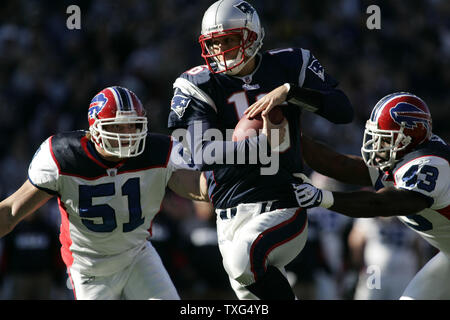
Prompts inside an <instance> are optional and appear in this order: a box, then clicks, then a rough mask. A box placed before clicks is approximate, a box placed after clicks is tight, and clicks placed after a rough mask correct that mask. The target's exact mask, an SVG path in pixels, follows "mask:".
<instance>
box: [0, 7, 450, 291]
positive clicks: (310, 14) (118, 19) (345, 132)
mask: <svg viewBox="0 0 450 320" xmlns="http://www.w3.org/2000/svg"><path fill="white" fill-rule="evenodd" d="M212 2H213V1H211V0H164V1H162V0H150V1H146V0H118V1H115V0H114V1H108V0H92V1H88V0H85V1H75V0H73V1H72V0H69V1H68V0H63V1H57V2H56V1H49V0H42V1H41V0H14V1H12V0H8V1H2V2H1V4H0V70H1V71H0V196H1V199H3V198H5V197H6V196H8V195H9V194H10V193H11V192H13V191H14V190H16V189H17V188H18V187H19V186H20V185H21V184H22V183H23V181H24V180H25V179H26V178H27V168H28V164H29V162H30V160H31V158H32V156H33V154H34V152H35V151H36V149H37V148H38V147H39V145H40V143H41V142H42V141H43V140H44V139H46V138H47V137H48V136H50V135H52V134H54V133H56V132H60V131H69V130H74V129H87V127H88V126H87V113H86V111H87V107H88V105H89V101H90V99H91V98H92V97H93V96H94V94H95V93H97V92H98V91H100V90H101V89H102V88H104V87H107V86H110V85H122V86H125V87H128V88H130V89H131V90H133V91H134V92H136V94H137V95H138V96H139V97H140V99H141V100H142V102H143V103H144V104H145V107H146V109H147V111H148V117H149V123H150V129H151V130H152V131H154V132H160V133H167V132H168V131H167V127H166V125H167V116H168V112H169V108H170V99H171V95H172V83H173V81H174V80H175V79H176V77H177V76H178V75H179V74H180V73H182V72H183V71H185V70H187V69H189V68H191V67H193V66H196V65H199V64H203V59H202V58H201V56H200V46H199V45H198V42H197V39H198V35H199V32H200V24H201V18H202V16H203V12H204V11H205V10H206V9H207V7H208V6H209V5H210V4H211V3H212ZM250 2H251V3H252V4H253V5H254V7H255V8H256V10H257V11H258V13H259V15H260V18H261V20H262V24H263V27H264V28H265V31H266V37H265V40H264V46H263V50H264V49H273V48H279V47H304V48H307V49H310V50H311V52H312V53H313V54H314V55H315V56H316V57H317V58H318V59H319V61H321V63H322V64H323V66H324V67H325V70H326V71H327V72H329V73H330V74H331V75H333V76H334V77H335V78H337V80H338V81H339V82H340V87H341V88H342V89H343V90H344V91H345V92H346V93H347V95H348V96H349V98H350V100H351V101H352V103H353V105H354V108H355V112H356V117H355V120H354V122H353V123H352V124H349V125H341V126H336V125H333V124H330V123H328V122H327V121H326V120H322V119H320V118H319V117H316V116H311V115H309V114H306V115H305V118H304V121H303V123H304V127H305V128H304V130H305V131H306V132H308V133H309V134H311V135H313V136H315V137H317V138H319V139H320V140H322V141H324V142H326V143H328V144H330V145H332V146H334V147H335V148H336V149H337V150H340V151H343V152H350V153H354V154H359V148H360V144H361V140H362V133H363V127H364V123H365V121H366V119H367V118H368V116H369V113H370V110H371V109H372V107H373V106H374V104H375V103H376V102H377V101H378V100H379V99H380V98H381V97H383V96H384V95H386V94H388V93H391V92H394V91H410V92H412V93H415V94H417V95H419V96H420V97H422V98H423V99H424V100H425V101H426V102H427V103H428V106H429V108H430V110H431V114H432V116H433V131H434V133H436V134H438V135H440V136H441V137H442V138H444V139H445V140H446V141H450V125H449V123H450V93H449V92H450V90H449V88H450V72H449V71H450V1H447V0H410V1H388V0H386V1H366V0H320V1H318V0H302V1H300V0H283V1H270V0H253V1H250ZM72 4H76V5H78V6H79V7H80V9H81V29H80V30H69V29H68V28H67V27H66V20H67V18H68V17H69V16H70V14H67V13H66V9H67V7H68V6H69V5H72ZM372 4H376V5H378V6H379V7H380V9H381V29H380V30H369V29H368V28H367V27H366V20H367V18H368V17H369V14H367V13H366V8H367V7H368V6H369V5H372ZM40 211H41V212H40V213H39V215H41V216H42V217H43V220H44V222H45V223H46V224H48V225H50V226H51V227H52V228H53V229H52V230H53V231H54V234H55V235H56V234H57V232H58V224H59V213H58V211H57V207H56V202H55V201H52V202H51V203H49V204H48V205H47V206H46V207H45V208H43V209H41V210H40ZM163 211H164V212H162V213H161V214H159V215H158V216H157V218H156V220H155V230H154V236H153V243H154V244H155V247H156V248H157V249H158V251H159V253H160V255H161V256H162V258H163V260H164V263H165V264H166V267H167V268H168V270H169V273H170V274H171V275H172V278H173V280H174V282H175V284H176V286H177V287H178V289H179V291H180V295H181V296H182V298H185V299H221V298H229V299H233V298H234V295H233V293H232V292H231V291H230V289H229V285H228V283H227V279H226V277H225V274H224V271H223V268H222V266H221V261H220V256H219V253H218V250H217V246H216V239H215V233H214V232H215V231H214V217H213V216H212V215H211V210H210V208H209V207H208V206H205V205H200V204H197V203H191V202H189V201H186V200H183V199H180V198H179V197H178V196H176V195H174V194H172V193H170V192H169V193H168V194H167V199H166V201H165V205H164V210H163ZM326 215H327V216H328V220H327V219H323V220H320V219H317V218H316V219H314V218H312V223H311V227H310V228H311V231H310V238H311V241H310V242H309V244H308V246H307V247H306V248H305V250H304V252H303V253H302V254H301V256H299V258H298V259H296V260H295V261H294V262H293V263H292V264H291V266H290V270H291V272H290V279H291V281H292V284H293V285H295V286H296V287H297V288H298V292H299V296H300V298H309V299H322V298H323V299H327V298H330V299H352V298H353V291H354V288H355V285H356V278H357V274H358V272H359V270H357V269H358V268H355V267H352V263H351V257H350V253H349V249H348V245H347V244H348V242H347V238H348V233H349V232H350V229H351V228H352V224H353V221H351V220H350V221H348V220H345V219H344V220H342V219H341V217H338V216H336V215H333V214H332V213H330V212H328V213H327V214H326ZM317 216H319V215H317ZM314 220H317V221H315V222H314ZM338 220H339V221H341V223H340V224H339V223H337V222H336V221H338ZM323 221H328V222H329V223H328V224H327V226H326V227H327V228H331V229H328V230H331V231H330V232H334V233H335V235H336V237H337V238H336V239H338V242H339V248H337V249H336V250H337V251H334V250H330V246H331V243H332V242H333V241H332V240H330V239H327V238H326V237H325V236H324V234H325V232H323V230H325V229H324V228H325V226H324V222H323ZM27 223H32V221H29V222H27ZM330 232H329V233H328V235H329V234H330ZM6 242H7V241H6V238H4V239H0V265H1V269H0V270H1V271H0V272H1V273H0V288H1V289H0V294H3V295H0V297H3V298H4V299H7V298H8V297H11V294H12V291H13V287H14V285H15V284H14V281H12V280H11V279H10V278H9V275H11V274H14V273H19V272H21V273H22V275H23V274H28V275H29V276H30V278H29V279H30V280H29V282H30V283H31V282H32V281H35V280H33V279H35V278H36V277H35V275H36V273H37V272H38V271H36V270H39V272H40V273H39V274H44V273H47V274H50V277H49V278H50V279H49V280H48V281H49V282H48V283H49V284H50V283H51V284H52V286H53V287H52V289H51V291H50V292H47V293H46V294H48V298H50V299H71V298H72V296H71V291H70V290H69V289H67V287H66V280H67V279H66V275H65V269H64V267H63V266H62V265H61V262H60V260H59V256H58V255H59V253H58V252H56V253H55V252H53V251H51V252H50V251H49V250H54V249H51V248H50V246H48V247H46V248H44V247H45V246H43V247H42V248H38V249H42V250H44V249H45V250H47V251H46V252H40V253H38V257H39V258H36V260H31V258H30V255H31V251H27V253H26V255H25V256H26V257H28V258H27V261H23V260H21V259H20V257H22V256H21V255H20V254H19V253H17V252H15V251H14V250H19V249H20V248H19V249H18V248H16V247H14V246H13V245H11V244H7V243H6ZM45 243H47V242H45ZM424 247H425V249H427V250H426V251H425V255H430V254H432V253H433V252H432V249H430V248H428V247H426V245H424ZM28 250H30V248H28ZM42 250H41V251H42ZM43 257H48V261H49V262H45V263H46V264H45V265H44V260H45V259H44V258H43ZM30 261H32V262H30ZM321 272H322V273H325V274H327V275H328V280H327V281H328V284H327V285H325V287H324V285H323V281H322V282H321V281H320V280H317V279H319V278H320V277H318V276H317V275H318V274H320V273H321ZM33 276H34V278H33ZM22 278H24V276H22ZM38 278H41V279H42V276H39V277H38ZM26 279H28V278H26ZM330 283H331V284H330ZM16 285H17V286H18V284H16ZM20 285H22V286H23V287H24V288H25V286H26V285H24V284H20ZM330 285H331V286H334V289H333V290H335V293H334V294H331V293H330V292H331V291H330V290H332V289H330V288H331V287H330ZM37 286H43V284H35V285H34V287H35V288H36V287H37ZM44 286H45V285H44ZM327 286H328V287H327ZM21 294H22V296H20V295H19V296H16V297H19V298H23V299H31V298H33V295H32V294H33V293H29V294H31V295H28V296H27V295H26V293H25V289H23V291H22V292H21Z"/></svg>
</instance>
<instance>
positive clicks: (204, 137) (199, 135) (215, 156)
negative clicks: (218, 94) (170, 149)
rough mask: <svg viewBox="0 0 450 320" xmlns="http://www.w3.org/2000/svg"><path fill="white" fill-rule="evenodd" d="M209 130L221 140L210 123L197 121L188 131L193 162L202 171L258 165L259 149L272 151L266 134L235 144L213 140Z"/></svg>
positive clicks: (188, 143) (188, 141)
mask: <svg viewBox="0 0 450 320" xmlns="http://www.w3.org/2000/svg"><path fill="white" fill-rule="evenodd" d="M208 129H211V131H209V132H216V133H217V134H218V137H219V138H220V135H219V133H220V131H218V130H217V129H214V128H213V127H212V126H211V124H210V123H209V122H202V121H197V122H195V123H192V124H190V125H189V126H188V130H187V134H188V137H187V145H188V150H190V156H191V161H192V163H193V165H194V166H195V168H197V169H198V170H200V171H210V170H214V169H219V168H224V167H228V166H233V165H236V164H257V163H259V162H260V160H259V158H258V157H259V154H260V152H259V148H265V150H268V152H269V151H270V147H269V146H268V142H267V137H266V135H264V134H260V135H258V136H254V137H250V138H248V139H244V140H241V141H237V142H234V141H223V140H221V139H216V140H213V139H211V138H212V137H210V136H209V135H208V134H207V130H208ZM255 157H256V159H255ZM252 160H254V161H253V162H252Z"/></svg>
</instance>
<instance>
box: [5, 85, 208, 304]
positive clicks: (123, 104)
mask: <svg viewBox="0 0 450 320" xmlns="http://www.w3.org/2000/svg"><path fill="white" fill-rule="evenodd" d="M88 120H89V132H86V131H82V130H80V131H73V132H68V133H60V134H56V135H53V136H51V137H50V138H48V139H47V140H45V141H44V142H43V143H42V145H41V146H40V148H39V149H38V150H37V152H36V154H35V155H34V157H33V160H32V161H31V164H30V167H29V169H28V180H27V181H26V182H25V183H24V184H23V185H22V186H21V187H20V188H19V190H17V191H16V192H15V193H13V194H12V195H11V196H10V197H8V198H7V199H5V200H3V201H2V202H0V237H1V236H4V235H5V234H7V233H8V232H10V231H11V230H12V229H13V228H14V226H15V225H17V223H19V222H20V221H21V220H22V219H24V218H25V217H26V216H28V215H30V214H32V213H33V212H34V211H36V210H37V209H38V208H39V207H40V206H42V205H43V204H44V203H46V202H47V201H48V200H49V199H50V198H52V197H54V196H56V197H57V198H58V203H59V209H60V212H61V232H60V241H61V245H62V247H61V255H62V258H63V261H64V262H65V264H66V266H67V269H68V272H69V275H70V278H71V280H72V284H73V287H74V295H75V298H76V299H83V300H84V299H89V300H91V299H96V300H97V299H101V300H104V299H127V300H129V299H179V296H178V293H177V291H176V289H175V287H174V285H173V283H172V281H171V279H170V277H169V275H168V274H167V271H166V269H165V268H164V266H163V264H162V262H161V259H160V257H159V255H158V253H157V252H156V251H155V249H154V248H153V246H152V244H151V243H150V242H149V241H147V237H148V236H150V235H151V223H152V220H153V218H154V217H155V215H156V214H157V213H158V212H159V210H160V207H161V202H162V200H163V197H164V194H165V190H166V186H168V187H169V188H171V189H172V190H173V191H175V192H177V193H178V194H180V195H182V196H185V197H188V198H190V199H195V200H206V201H208V197H207V195H206V190H204V191H203V192H201V190H200V188H201V187H200V184H199V182H201V181H202V178H201V175H200V173H199V172H197V171H192V170H184V169H190V168H189V166H188V164H186V163H184V162H183V159H182V158H180V155H179V152H178V151H176V150H177V145H178V143H177V141H173V139H172V138H171V137H170V136H166V135H159V134H154V133H149V132H148V129H147V118H146V116H145V112H144V109H143V106H142V104H141V102H140V101H139V99H138V98H137V96H136V95H135V94H134V93H133V92H131V91H130V90H128V89H126V88H122V87H108V88H106V89H104V90H102V91H101V92H99V93H98V94H97V95H96V96H95V97H94V98H93V99H92V101H91V104H90V106H89V112H88Z"/></svg>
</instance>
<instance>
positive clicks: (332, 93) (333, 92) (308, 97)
mask: <svg viewBox="0 0 450 320" xmlns="http://www.w3.org/2000/svg"><path fill="white" fill-rule="evenodd" d="M290 86H291V88H290V90H289V93H288V96H287V99H286V100H287V102H289V103H292V104H295V105H298V106H300V107H302V108H303V109H306V110H307V111H310V112H314V113H316V114H318V115H320V116H322V117H324V118H325V119H327V120H329V121H331V122H333V123H336V124H343V123H350V122H352V121H353V107H352V105H351V103H350V100H349V99H348V98H347V96H346V95H345V93H344V92H342V91H341V90H339V89H336V88H333V87H330V88H328V89H325V88H324V89H310V88H304V87H299V86H297V85H295V84H293V83H291V84H290Z"/></svg>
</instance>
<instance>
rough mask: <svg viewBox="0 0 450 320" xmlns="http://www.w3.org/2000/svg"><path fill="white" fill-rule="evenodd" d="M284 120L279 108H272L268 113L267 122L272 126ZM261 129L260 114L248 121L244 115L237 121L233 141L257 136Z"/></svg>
mask: <svg viewBox="0 0 450 320" xmlns="http://www.w3.org/2000/svg"><path fill="white" fill-rule="evenodd" d="M283 119H284V115H283V112H282V111H281V108H280V107H274V108H273V109H272V110H270V112H269V120H270V122H272V123H273V124H280V123H281V122H282V121H283ZM262 128H263V119H262V117H261V114H258V115H257V116H256V117H254V118H252V119H249V118H248V117H247V115H244V116H243V117H242V118H241V120H239V122H238V124H237V125H236V127H235V128H234V132H233V137H232V140H233V141H241V140H244V139H245V138H249V137H252V136H254V135H257V134H258V132H259V130H260V129H262Z"/></svg>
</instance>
